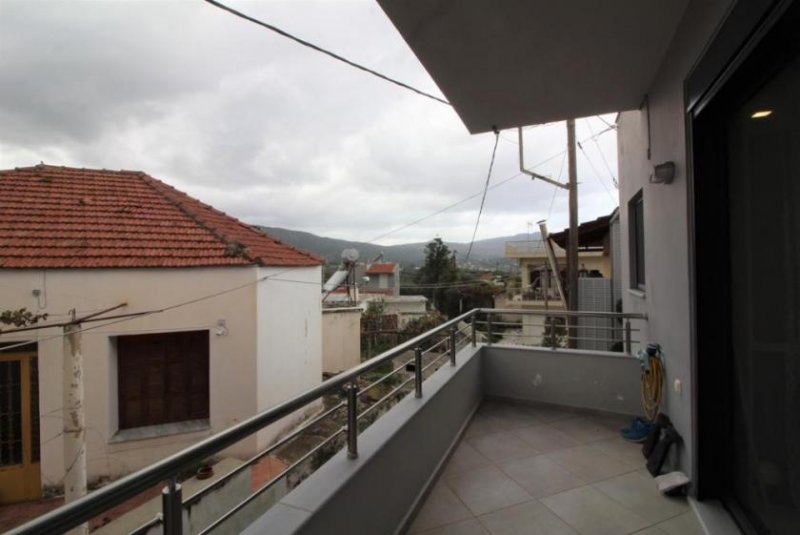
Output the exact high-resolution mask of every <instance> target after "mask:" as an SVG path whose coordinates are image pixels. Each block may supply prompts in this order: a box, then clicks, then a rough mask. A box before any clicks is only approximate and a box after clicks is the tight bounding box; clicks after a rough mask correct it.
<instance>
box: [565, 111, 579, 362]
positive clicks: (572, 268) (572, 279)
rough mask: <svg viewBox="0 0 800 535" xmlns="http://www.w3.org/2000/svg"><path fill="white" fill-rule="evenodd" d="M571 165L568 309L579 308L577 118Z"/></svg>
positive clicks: (572, 324)
mask: <svg viewBox="0 0 800 535" xmlns="http://www.w3.org/2000/svg"><path fill="white" fill-rule="evenodd" d="M567 160H568V166H569V188H568V189H569V243H568V244H567V310H578V168H577V164H576V154H575V119H567ZM567 323H568V325H569V330H568V333H569V335H568V337H567V339H568V340H569V347H576V340H575V338H576V336H577V329H576V323H577V321H576V318H575V317H574V316H570V317H568V318H567Z"/></svg>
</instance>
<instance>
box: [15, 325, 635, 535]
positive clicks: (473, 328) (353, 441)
mask: <svg viewBox="0 0 800 535" xmlns="http://www.w3.org/2000/svg"><path fill="white" fill-rule="evenodd" d="M509 316H521V317H525V316H532V317H534V318H537V319H539V320H540V321H537V322H533V323H532V324H538V325H540V326H542V328H543V329H545V330H546V331H547V332H549V333H550V335H551V339H546V340H545V341H547V342H549V345H548V347H551V348H552V349H556V348H557V347H559V346H562V347H574V344H576V343H578V342H580V339H579V338H578V337H576V336H575V335H574V334H573V331H572V330H571V327H570V325H567V324H568V323H569V322H570V320H571V319H578V318H595V319H596V318H600V319H602V320H609V322H610V323H613V324H614V325H611V326H608V327H602V326H601V327H597V329H606V330H605V331H601V332H602V333H603V334H602V336H599V335H598V336H592V337H591V338H593V339H597V338H600V339H603V340H607V341H611V340H614V339H615V338H614V337H615V336H617V333H618V334H619V336H620V339H621V340H622V342H623V347H624V350H625V351H626V352H628V353H630V351H631V346H632V343H634V339H633V337H632V336H633V333H634V332H637V331H638V329H635V328H633V327H632V326H631V320H644V319H646V317H645V316H644V315H640V314H618V313H601V312H586V313H584V312H565V311H531V310H499V309H473V310H471V311H469V312H467V313H465V314H462V315H461V316H459V317H457V318H454V319H452V320H450V321H447V322H445V323H443V324H441V325H439V326H438V327H435V328H433V329H431V330H429V331H427V332H425V333H423V334H421V335H419V336H417V337H415V338H413V339H411V340H409V341H407V342H404V343H402V344H400V345H398V346H396V347H394V348H392V349H390V350H388V351H385V352H384V353H381V354H380V355H377V356H376V357H374V358H372V359H370V360H368V361H365V362H363V363H362V364H360V365H359V366H356V367H354V368H351V369H350V370H347V371H345V372H342V373H341V374H339V375H337V376H335V377H332V378H331V379H328V380H327V381H324V382H323V383H321V384H319V385H318V386H316V387H314V388H312V389H310V390H308V391H306V392H304V393H302V394H300V395H297V396H295V397H293V398H291V399H289V400H287V401H285V402H283V403H281V404H279V405H277V406H275V407H273V408H271V409H268V410H266V411H264V412H262V413H260V414H257V415H255V416H253V417H251V418H249V419H247V420H245V421H243V422H241V423H239V424H237V425H235V426H232V427H230V428H228V429H226V430H224V431H222V432H220V433H218V434H216V435H214V436H211V437H209V438H207V439H205V440H202V441H200V442H198V443H197V444H194V445H192V446H190V447H188V448H186V449H184V450H182V451H180V452H178V453H175V454H174V455H171V456H170V457H167V458H166V459H164V460H162V461H159V462H157V463H155V464H153V465H150V466H148V467H146V468H143V469H141V470H139V471H137V472H134V473H132V474H130V475H128V476H125V477H123V478H121V479H118V480H116V481H114V482H112V483H110V484H108V485H107V486H105V487H103V488H101V489H98V490H96V491H94V492H92V493H90V494H88V495H86V496H84V497H82V498H80V499H78V500H75V501H74V502H71V503H69V504H66V505H64V506H62V507H59V508H58V509H55V510H53V511H50V512H49V513H46V514H44V515H42V516H40V517H38V518H36V519H35V520H33V521H31V522H28V523H27V524H24V525H22V526H20V527H18V528H15V529H12V530H11V531H10V532H9V533H11V534H22V533H26V534H27V533H62V532H65V531H68V530H70V529H72V528H75V527H78V526H80V525H82V524H84V523H86V522H88V521H89V520H91V519H93V518H95V517H97V516H98V515H102V514H103V513H105V512H106V511H108V510H109V509H111V508H113V507H116V506H118V505H120V504H122V503H123V502H125V501H127V500H129V499H130V498H133V497H134V496H136V495H137V494H140V493H141V492H143V491H145V490H147V489H149V488H151V487H153V486H155V485H158V484H160V483H164V484H165V486H164V488H163V490H162V511H161V513H160V514H159V515H157V516H155V517H154V518H153V519H152V520H150V521H149V522H147V523H145V524H143V525H141V526H139V527H138V528H137V529H135V530H134V531H133V532H132V533H137V534H138V533H147V532H148V531H149V530H150V529H152V528H157V527H158V526H160V527H161V530H162V532H163V533H165V534H169V535H172V534H182V533H183V525H182V524H183V510H184V508H185V507H187V506H191V505H192V504H193V503H195V502H197V501H199V500H200V499H202V497H203V495H205V494H207V493H209V492H212V491H213V490H215V489H219V488H221V487H223V486H224V485H225V484H226V482H227V481H229V480H230V479H231V478H233V477H234V476H236V475H237V474H240V473H241V472H242V471H244V470H246V469H247V468H249V467H251V466H252V465H253V464H255V463H256V462H258V461H259V460H260V459H262V458H264V457H265V456H267V455H269V454H270V453H271V452H273V451H275V450H276V449H277V448H279V447H281V446H282V445H284V444H286V443H287V442H288V441H290V440H292V439H294V438H296V437H297V436H298V435H299V434H301V433H302V432H303V431H304V430H307V429H308V428H309V427H311V426H312V425H314V424H316V423H318V422H320V421H322V420H323V419H327V418H332V417H333V416H334V415H336V414H337V413H339V412H340V411H344V413H345V418H344V419H343V421H344V425H343V426H341V427H340V428H339V429H338V430H337V431H336V432H334V433H333V434H332V435H330V436H329V437H327V438H326V439H324V440H323V441H322V442H320V443H319V444H317V445H316V446H314V447H312V448H311V449H310V450H309V451H308V452H306V453H305V454H303V455H302V456H301V457H300V458H299V459H298V460H297V461H296V462H295V463H293V464H292V465H291V466H289V467H287V468H286V469H285V470H283V471H282V472H281V473H279V474H278V475H276V476H275V477H273V478H272V479H271V480H269V481H268V482H266V483H265V484H264V485H263V486H261V487H260V488H258V489H257V490H255V491H254V492H253V493H252V494H251V495H250V496H248V497H247V498H246V499H244V500H243V501H241V502H240V503H238V504H237V505H235V506H234V507H232V508H231V509H230V510H228V511H226V512H225V513H224V514H222V515H221V516H220V517H219V518H217V519H215V520H214V521H213V522H211V523H210V524H209V525H207V526H205V527H204V528H202V530H201V531H199V533H203V534H206V533H210V532H212V531H214V530H215V529H217V528H219V527H221V526H222V525H223V524H224V523H225V522H226V520H229V519H230V518H231V517H233V516H234V515H236V513H237V512H239V511H241V510H242V509H243V508H244V507H246V506H247V505H248V504H250V503H251V502H253V501H254V500H255V499H256V498H257V497H258V496H259V495H261V494H262V493H264V492H265V491H267V490H269V489H270V488H271V487H272V486H273V485H274V484H275V483H276V482H278V481H280V480H281V479H282V478H283V477H284V476H286V474H287V473H288V472H289V471H291V470H292V469H293V468H295V467H296V466H297V465H298V464H299V463H301V462H304V461H306V460H308V459H309V458H310V457H311V456H312V455H314V454H315V453H317V452H318V451H320V449H321V448H323V447H325V446H327V445H330V444H333V443H335V442H336V441H337V440H338V439H344V441H343V442H344V443H346V448H347V452H348V457H350V458H356V457H357V456H358V434H359V430H360V428H361V429H363V428H365V427H366V425H368V424H369V419H370V418H374V417H375V416H377V414H378V412H379V410H380V408H381V407H386V406H387V405H388V404H389V403H390V402H391V401H392V400H396V399H397V398H398V396H405V395H406V394H410V393H411V392H412V391H413V392H414V395H415V396H417V397H421V396H422V395H423V384H424V379H425V377H426V373H427V375H428V376H429V375H430V374H432V373H433V371H435V370H436V369H437V368H438V367H439V366H441V365H444V364H445V363H446V362H448V361H449V362H450V363H451V364H452V365H455V363H456V354H457V351H458V350H459V349H460V348H461V347H464V346H465V345H467V344H470V343H471V344H472V345H473V346H475V345H476V344H477V340H478V338H479V336H480V337H481V338H482V339H483V340H485V341H486V343H487V344H492V343H496V342H497V341H503V340H504V337H507V336H509V332H510V331H512V330H513V329H515V328H518V327H520V325H521V322H514V321H508V317H509ZM559 318H562V319H559ZM466 322H469V323H466ZM529 324H531V323H530V322H529ZM616 324H619V325H620V326H616ZM565 325H567V327H566V332H565V331H564V326H565ZM547 329H549V330H547ZM577 332H578V331H575V333H577ZM538 336H539V342H540V343H538V344H529V345H541V341H542V340H541V338H542V334H539V335H538ZM395 359H398V360H401V361H402V362H401V363H400V364H399V365H397V366H395V365H394V364H393V365H392V370H391V371H389V372H388V373H385V374H384V375H382V376H381V377H379V378H378V379H377V380H375V381H371V382H367V383H366V384H359V379H361V380H362V383H363V380H364V376H365V374H368V373H370V372H374V371H375V370H376V369H378V368H379V367H381V366H385V365H386V364H387V363H392V362H393V361H394V360H395ZM397 382H399V384H394V383H397ZM381 384H384V385H385V384H389V385H391V386H393V388H391V389H390V390H389V391H388V392H387V393H386V394H385V395H383V396H382V397H381V398H380V399H378V400H377V401H375V402H374V403H372V404H371V405H369V406H367V407H366V408H364V409H363V410H359V401H360V399H361V398H363V397H364V395H365V394H366V393H368V392H370V391H371V390H372V389H373V388H375V387H377V386H378V385H381ZM412 385H413V388H412ZM330 394H334V395H337V394H338V395H341V396H342V398H343V399H344V400H343V401H341V402H339V403H336V404H335V405H334V406H332V407H329V408H327V409H325V410H324V411H323V412H322V413H321V414H319V415H317V416H315V417H314V418H312V419H310V420H308V421H306V422H304V423H303V424H302V425H301V426H299V427H298V428H296V429H295V430H293V431H292V432H291V433H289V434H288V435H286V436H285V437H283V438H282V439H281V440H279V441H278V442H276V443H275V444H273V445H271V446H270V447H268V448H267V449H265V450H263V451H261V452H259V453H258V454H257V455H255V456H253V457H252V458H251V459H248V460H247V461H245V462H244V464H242V465H240V466H238V467H237V468H235V469H234V470H232V471H230V472H229V473H227V474H225V475H224V476H223V477H222V478H220V479H219V480H217V481H215V482H214V483H212V484H211V485H210V486H208V487H206V488H205V489H203V490H200V491H198V492H197V493H195V494H194V495H192V496H189V497H188V498H183V496H182V491H181V483H180V481H179V475H180V474H181V473H184V472H186V470H188V469H189V468H191V467H193V466H197V465H198V464H199V463H201V462H202V461H204V460H206V459H208V458H209V457H211V456H213V455H215V454H217V453H219V452H221V451H223V450H225V449H226V448H228V447H230V446H233V445H234V444H235V443H237V442H238V441H240V440H243V439H245V438H248V437H251V436H253V435H254V434H255V433H257V432H259V431H261V430H263V429H265V428H266V427H267V426H269V425H271V424H273V423H275V422H277V421H278V420H280V419H281V418H283V417H285V416H288V415H290V414H292V413H294V412H296V411H298V410H300V409H303V408H304V407H306V406H307V405H309V404H311V403H314V402H316V401H317V400H320V399H321V398H322V397H323V396H326V395H330ZM364 405H365V403H363V402H362V403H361V406H362V407H364ZM365 424H366V425H365Z"/></svg>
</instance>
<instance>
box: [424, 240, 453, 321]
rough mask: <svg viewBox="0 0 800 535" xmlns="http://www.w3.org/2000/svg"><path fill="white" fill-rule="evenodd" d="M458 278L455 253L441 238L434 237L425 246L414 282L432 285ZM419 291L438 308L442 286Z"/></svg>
mask: <svg viewBox="0 0 800 535" xmlns="http://www.w3.org/2000/svg"><path fill="white" fill-rule="evenodd" d="M457 280H458V269H457V268H456V258H455V254H453V253H451V252H450V248H449V247H447V245H445V244H444V243H443V242H442V239H441V238H435V239H434V240H433V241H431V242H430V243H428V245H426V246H425V262H424V263H423V264H422V267H420V268H419V270H418V271H417V274H416V276H415V277H414V282H416V283H417V284H419V285H425V286H433V285H439V284H444V283H449V282H455V281H457ZM420 290H421V291H420V293H422V294H423V295H425V296H426V297H427V298H428V299H430V300H431V301H433V305H434V306H435V307H436V308H437V309H439V305H440V304H441V302H442V295H443V289H442V288H435V287H429V288H421V289H420Z"/></svg>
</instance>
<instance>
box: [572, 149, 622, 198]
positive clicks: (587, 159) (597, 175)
mask: <svg viewBox="0 0 800 535" xmlns="http://www.w3.org/2000/svg"><path fill="white" fill-rule="evenodd" d="M578 148H579V149H581V154H583V157H584V158H586V161H587V162H588V163H589V167H591V168H592V171H594V176H595V178H597V181H598V182H600V185H601V186H603V189H604V190H606V193H608V196H609V198H610V199H611V200H612V201H613V202H617V200H616V199H614V196H613V195H612V194H611V190H609V189H608V186H606V183H605V181H603V179H601V178H600V173H599V172H598V171H597V168H596V167H595V166H594V164H593V163H592V160H591V158H589V155H588V154H586V150H585V149H584V148H583V145H581V144H580V143H578Z"/></svg>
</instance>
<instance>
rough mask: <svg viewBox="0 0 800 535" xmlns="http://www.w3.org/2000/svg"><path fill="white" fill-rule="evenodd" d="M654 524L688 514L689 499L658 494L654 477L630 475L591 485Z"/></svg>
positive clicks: (637, 474)
mask: <svg viewBox="0 0 800 535" xmlns="http://www.w3.org/2000/svg"><path fill="white" fill-rule="evenodd" d="M592 486H593V487H594V488H596V489H598V490H599V491H601V492H603V493H604V494H606V495H608V496H609V497H610V498H612V499H613V500H615V501H617V502H619V503H620V504H622V505H624V506H625V507H626V508H627V509H630V510H631V511H633V512H634V513H636V514H637V515H639V516H640V517H642V518H644V519H645V520H647V521H648V522H650V523H651V524H655V523H657V522H661V521H662V520H667V519H668V518H672V517H675V516H678V515H680V514H683V513H686V512H688V511H689V504H688V502H687V501H686V498H669V497H667V496H664V495H662V494H661V493H660V492H658V488H656V484H655V481H653V478H652V477H645V476H643V475H642V474H640V473H639V472H630V473H628V474H623V475H621V476H617V477H613V478H611V479H606V480H605V481H600V482H599V483H595V484H594V485H592Z"/></svg>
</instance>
